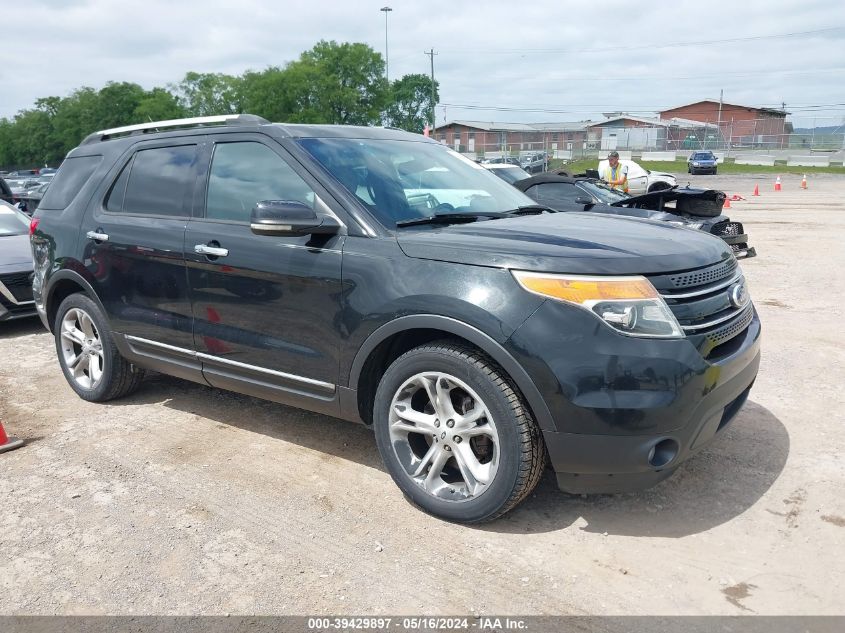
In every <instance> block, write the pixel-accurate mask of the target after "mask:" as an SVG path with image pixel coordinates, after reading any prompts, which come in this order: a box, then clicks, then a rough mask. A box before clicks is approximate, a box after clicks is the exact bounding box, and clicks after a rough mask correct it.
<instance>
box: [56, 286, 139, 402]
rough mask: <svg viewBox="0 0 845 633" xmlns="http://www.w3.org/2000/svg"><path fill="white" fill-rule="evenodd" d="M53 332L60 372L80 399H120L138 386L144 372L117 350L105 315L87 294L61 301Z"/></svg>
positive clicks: (100, 400)
mask: <svg viewBox="0 0 845 633" xmlns="http://www.w3.org/2000/svg"><path fill="white" fill-rule="evenodd" d="M53 332H54V335H55V341H56V352H57V353H58V356H59V365H61V367H62V372H63V373H64V375H65V378H66V379H67V381H68V384H69V385H70V386H71V388H72V389H73V390H74V391H75V392H76V393H77V395H79V397H80V398H82V399H83V400H88V401H89V402H106V401H107V400H114V399H115V398H122V397H124V396H127V395H129V394H130V393H132V392H133V391H135V390H136V389H137V388H138V386H139V385H140V384H141V380H142V379H143V377H144V373H143V371H142V370H140V369H138V368H135V367H133V366H132V365H131V364H130V363H129V362H128V361H126V359H124V358H123V357H122V356H121V355H120V352H118V351H117V347H116V346H115V344H114V339H113V338H112V336H111V332H110V331H109V326H108V322H107V321H106V318H105V316H104V315H103V313H102V311H101V310H100V308H99V306H98V305H97V304H96V303H95V302H94V301H92V300H91V298H90V297H88V296H87V295H84V294H81V293H80V294H72V295H70V296H69V297H67V298H66V299H65V300H64V301H62V303H61V305H60V306H59V309H58V312H57V313H56V321H55V324H54V327H53Z"/></svg>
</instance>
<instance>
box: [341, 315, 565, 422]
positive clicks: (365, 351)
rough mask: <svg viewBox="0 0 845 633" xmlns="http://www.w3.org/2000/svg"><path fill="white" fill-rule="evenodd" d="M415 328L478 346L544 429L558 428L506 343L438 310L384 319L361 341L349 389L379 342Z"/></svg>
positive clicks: (355, 382) (353, 363) (355, 381)
mask: <svg viewBox="0 0 845 633" xmlns="http://www.w3.org/2000/svg"><path fill="white" fill-rule="evenodd" d="M414 329H434V330H441V331H443V332H446V333H448V334H453V335H455V336H458V337H460V338H463V339H465V340H467V341H469V342H470V343H472V344H473V345H475V346H476V347H478V348H479V349H480V350H481V351H483V352H484V353H485V354H487V355H488V356H490V357H491V358H492V359H493V360H495V361H496V362H497V363H498V364H499V366H501V367H502V369H503V370H504V371H505V372H507V374H508V375H509V376H510V378H511V380H513V382H514V383H515V385H516V387H517V388H518V389H519V390H520V392H521V393H522V395H523V396H524V397H525V399H526V401H527V403H528V405H529V406H530V407H531V410H532V412H533V413H534V418H535V420H536V421H537V424H538V425H539V426H540V428H541V429H543V430H551V431H553V430H555V426H554V422H553V420H552V416H551V413H550V412H549V408H548V406H547V405H546V402H545V400H544V399H543V397H542V396H541V395H540V391H539V390H538V389H537V386H536V385H535V384H534V382H533V381H532V380H531V378H530V376H529V375H528V373H527V372H526V371H525V370H524V369H523V368H522V366H521V365H520V364H519V363H518V362H517V361H516V360H515V359H514V357H513V356H512V355H511V354H510V353H509V352H508V351H507V350H506V349H505V347H504V346H503V345H501V344H500V343H498V342H497V341H495V340H494V339H493V338H491V337H490V336H488V335H487V334H485V333H484V332H482V331H481V330H479V329H477V328H475V327H473V326H471V325H468V324H466V323H464V322H462V321H458V320H457V319H453V318H450V317H446V316H441V315H436V314H417V315H408V316H403V317H399V318H397V319H394V320H393V321H390V322H389V323H385V324H384V325H382V326H381V327H379V328H378V329H376V330H375V331H374V332H372V333H371V334H370V336H369V337H368V338H367V339H366V340H365V341H364V343H363V345H361V347H360V348H359V350H358V352H357V354H356V355H355V358H354V360H353V362H352V367H351V370H350V376H349V387H350V389H352V390H355V391H357V389H358V382H359V380H360V377H361V371H362V369H363V367H364V363H365V362H366V361H367V358H369V356H370V354H371V353H372V352H373V350H375V349H376V348H377V347H378V346H379V344H381V343H382V342H384V341H386V340H387V339H388V338H390V337H391V336H394V335H395V334H399V333H400V332H404V331H408V330H414Z"/></svg>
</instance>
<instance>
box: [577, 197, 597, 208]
mask: <svg viewBox="0 0 845 633" xmlns="http://www.w3.org/2000/svg"><path fill="white" fill-rule="evenodd" d="M575 204H583V205H584V206H585V207H586V206H587V205H590V206H592V205H593V200H592V198H588V197H587V196H578V197H577V198H575Z"/></svg>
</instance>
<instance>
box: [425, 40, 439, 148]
mask: <svg viewBox="0 0 845 633" xmlns="http://www.w3.org/2000/svg"><path fill="white" fill-rule="evenodd" d="M423 55H428V56H429V57H430V58H431V133H432V134H434V105H435V103H434V56H435V55H437V53H435V52H434V49H433V48H432V49H431V51H429V52H423Z"/></svg>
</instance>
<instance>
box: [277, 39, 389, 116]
mask: <svg viewBox="0 0 845 633" xmlns="http://www.w3.org/2000/svg"><path fill="white" fill-rule="evenodd" d="M285 75H286V79H287V81H288V90H289V95H290V98H291V101H292V105H293V108H292V110H293V111H292V112H291V116H290V119H289V120H291V121H293V122H300V123H340V124H347V125H374V124H377V123H379V122H380V120H381V114H382V112H383V110H384V107H385V105H386V104H387V96H388V86H387V80H386V79H385V78H384V60H383V59H382V56H381V54H379V53H377V52H375V51H374V50H373V49H372V48H370V47H369V46H367V45H366V44H360V43H348V42H346V43H343V44H338V43H337V42H334V41H331V42H326V41H320V42H318V43H317V45H316V46H314V48H312V49H311V50H310V51H306V52H304V53H302V55H301V56H300V58H299V59H298V60H297V61H295V62H292V63H291V64H289V65H288V66H287V68H286V69H285Z"/></svg>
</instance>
